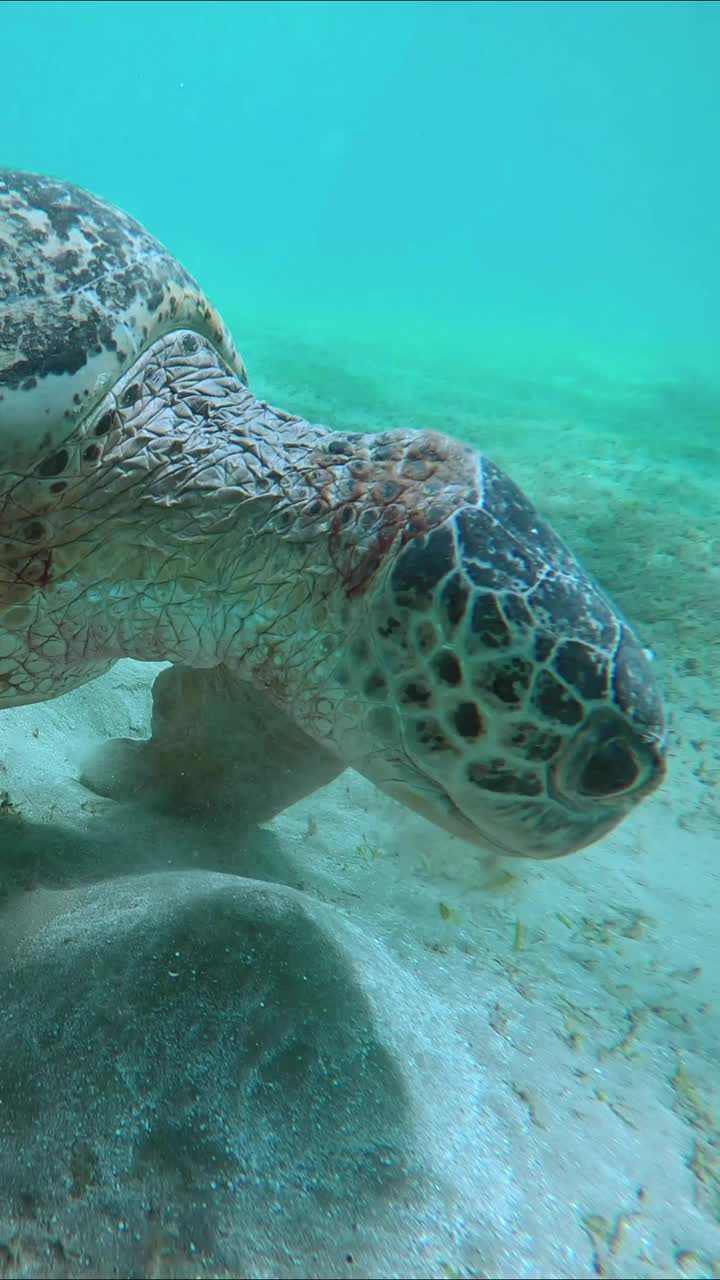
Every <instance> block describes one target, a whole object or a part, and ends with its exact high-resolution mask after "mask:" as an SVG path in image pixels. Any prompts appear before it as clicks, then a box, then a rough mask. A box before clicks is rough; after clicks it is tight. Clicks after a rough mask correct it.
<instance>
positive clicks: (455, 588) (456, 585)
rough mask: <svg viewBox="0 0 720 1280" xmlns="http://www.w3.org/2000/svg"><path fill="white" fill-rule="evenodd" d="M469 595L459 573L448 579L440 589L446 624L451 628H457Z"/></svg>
mask: <svg viewBox="0 0 720 1280" xmlns="http://www.w3.org/2000/svg"><path fill="white" fill-rule="evenodd" d="M469 595H470V590H469V588H468V586H467V583H466V582H465V581H464V580H463V577H462V575H461V574H460V573H454V574H453V575H452V577H451V578H448V580H447V582H446V583H445V586H444V587H443V589H442V595H441V597H440V600H441V603H442V607H443V609H444V610H445V614H446V616H447V619H448V622H450V623H451V624H452V626H457V624H458V623H459V622H461V621H462V618H463V615H464V613H465V608H466V605H467V602H468V596H469Z"/></svg>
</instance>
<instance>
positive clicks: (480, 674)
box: [472, 658, 533, 707]
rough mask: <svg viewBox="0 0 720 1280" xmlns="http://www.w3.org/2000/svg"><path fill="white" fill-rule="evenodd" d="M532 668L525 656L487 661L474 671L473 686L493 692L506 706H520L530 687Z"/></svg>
mask: <svg viewBox="0 0 720 1280" xmlns="http://www.w3.org/2000/svg"><path fill="white" fill-rule="evenodd" d="M532 670H533V669H532V667H531V665H530V663H529V662H525V661H524V659H523V658H509V659H508V660H507V661H506V662H499V663H487V664H486V665H484V666H481V667H478V668H477V670H476V671H475V672H474V673H473V681H472V682H473V687H474V688H475V689H478V690H482V691H484V692H486V693H489V694H492V695H493V697H495V698H497V700H498V701H499V702H503V703H505V705H506V706H510V707H512V706H518V705H519V704H520V703H521V702H522V700H523V698H524V697H525V694H526V693H527V691H528V689H529V688H530V679H531V677H532Z"/></svg>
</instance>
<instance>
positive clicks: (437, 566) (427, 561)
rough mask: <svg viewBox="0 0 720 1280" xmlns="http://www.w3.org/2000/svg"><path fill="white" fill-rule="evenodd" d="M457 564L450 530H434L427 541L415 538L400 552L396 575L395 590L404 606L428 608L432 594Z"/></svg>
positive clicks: (394, 578)
mask: <svg viewBox="0 0 720 1280" xmlns="http://www.w3.org/2000/svg"><path fill="white" fill-rule="evenodd" d="M454 563H455V551H454V546H453V539H452V534H451V532H450V530H449V529H446V528H443V529H434V530H433V532H432V533H431V534H429V536H427V537H420V538H413V540H412V541H411V542H409V543H408V545H407V546H406V547H405V548H404V549H403V550H402V551H401V552H400V555H399V556H398V558H397V561H396V564H395V567H394V569H393V571H392V578H391V583H392V589H393V591H394V592H395V595H396V597H397V599H398V600H399V601H400V603H401V604H404V605H406V606H407V607H408V608H410V609H413V608H425V607H427V605H428V604H429V603H430V600H431V598H432V593H433V591H434V589H435V587H436V586H437V584H438V582H440V581H441V580H442V579H443V578H444V577H445V576H446V574H448V573H449V572H450V570H451V569H452V568H453V565H454Z"/></svg>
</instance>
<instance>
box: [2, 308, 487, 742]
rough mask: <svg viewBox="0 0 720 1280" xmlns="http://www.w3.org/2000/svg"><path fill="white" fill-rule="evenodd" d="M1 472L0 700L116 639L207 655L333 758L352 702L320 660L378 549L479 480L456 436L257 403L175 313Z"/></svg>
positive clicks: (198, 659)
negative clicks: (78, 411) (331, 419)
mask: <svg viewBox="0 0 720 1280" xmlns="http://www.w3.org/2000/svg"><path fill="white" fill-rule="evenodd" d="M13 461H14V460H13ZM31 465H32V468H33V469H32V471H30V470H29V468H30V466H31ZM13 471H14V474H13V475H10V474H9V473H8V472H7V471H5V470H3V473H2V477H0V482H2V484H3V491H2V494H1V495H0V502H1V503H2V507H1V524H0V531H1V532H0V647H2V646H3V644H4V651H8V650H9V647H10V641H11V639H13V640H14V639H17V638H18V637H22V640H23V643H24V644H26V645H27V648H28V653H27V654H26V655H20V656H19V659H18V660H19V661H20V662H21V663H22V664H23V665H24V680H19V679H18V680H16V687H13V688H8V689H7V691H6V693H5V696H4V697H2V698H1V699H0V702H2V704H4V705H12V703H13V702H21V701H32V700H37V699H38V698H42V697H54V696H56V694H57V693H58V692H63V691H64V690H65V689H66V688H67V687H72V684H79V683H82V682H83V680H85V679H89V678H92V676H94V675H96V674H97V673H98V670H101V669H103V668H104V667H106V666H108V665H110V664H111V663H112V662H113V661H114V660H116V659H118V658H122V657H132V658H137V659H141V660H156V661H172V662H178V663H182V664H184V665H187V666H190V667H212V666H215V665H217V664H218V663H221V662H223V663H227V664H228V665H230V666H231V667H234V668H235V669H236V670H237V672H238V674H239V675H241V676H243V677H245V678H248V679H252V680H253V681H254V682H256V683H257V684H259V685H261V686H262V687H263V688H265V689H266V690H267V691H268V692H269V693H270V695H271V696H272V697H273V699H274V700H275V701H277V702H278V703H279V704H280V705H283V706H286V707H290V709H291V712H292V715H293V717H294V718H295V719H296V720H297V721H298V722H299V723H301V724H302V725H303V727H305V728H307V729H308V731H309V732H311V733H312V734H314V736H315V737H317V738H318V739H319V740H321V741H325V742H328V741H333V742H335V743H336V744H343V754H345V755H346V757H347V743H346V739H345V735H346V734H347V733H348V732H350V731H351V730H352V728H353V726H354V725H355V724H356V720H357V717H356V716H353V715H352V713H351V710H350V709H349V708H348V709H347V714H346V716H344V715H343V711H342V706H341V702H342V699H341V698H340V697H339V696H338V699H337V700H336V699H335V698H334V696H333V693H332V690H333V671H334V670H335V669H336V668H337V667H338V665H339V663H341V661H342V660H343V655H345V656H347V651H348V648H349V646H352V644H353V640H354V639H355V638H356V637H357V636H359V635H360V634H361V633H362V631H363V626H364V619H365V611H364V600H365V597H366V596H367V593H368V592H369V591H370V590H371V589H372V588H373V586H374V584H377V582H378V580H379V579H381V578H382V575H383V573H384V571H385V567H386V563H387V556H388V552H389V551H390V550H391V549H392V548H394V547H396V546H397V545H399V544H400V543H401V542H403V541H407V540H408V539H409V538H411V537H412V536H413V535H414V534H416V533H421V532H423V531H424V530H427V529H428V528H431V527H433V526H434V525H435V524H437V523H439V522H440V521H442V520H443V519H444V518H445V517H446V516H447V515H448V514H449V513H450V512H451V511H452V510H454V508H455V507H457V506H459V505H461V504H462V503H463V502H471V501H474V500H476V498H477V492H476V491H475V492H474V480H473V477H474V476H475V472H476V463H475V460H474V455H473V454H472V453H471V452H470V451H469V450H466V449H464V448H463V446H462V445H460V444H459V443H457V442H454V441H451V440H449V439H446V438H445V437H442V436H439V435H436V434H434V433H425V432H413V431H397V432H391V433H386V434H378V435H374V434H372V435H371V434H363V435H349V436H347V437H345V436H341V435H338V434H335V433H333V432H331V431H329V430H328V429H327V428H324V427H321V426H315V425H311V424H309V423H307V422H305V421H303V420H301V419H299V418H295V417H292V416H290V415H288V414H286V413H283V412H281V411H279V410H276V409H271V408H270V407H269V406H268V405H267V404H265V403H264V402H260V401H258V400H256V399H255V397H254V396H253V395H252V394H251V392H250V391H249V390H248V389H247V388H246V387H245V386H243V385H242V384H241V383H240V382H239V381H238V379H237V378H236V377H235V375H234V374H232V373H231V372H230V371H229V370H228V369H227V368H226V367H225V366H224V365H223V364H222V362H221V361H220V360H219V358H218V356H217V354H216V353H215V351H214V350H213V348H212V347H211V346H210V345H209V344H208V343H207V342H206V341H205V340H204V339H203V338H201V337H199V336H198V335H197V334H194V333H191V332H189V331H181V332H177V333H173V334H171V335H169V336H167V337H164V338H162V339H160V340H158V341H157V342H156V343H154V344H153V346H152V347H150V348H149V349H148V350H147V351H146V352H145V353H144V355H143V356H142V357H141V358H140V359H139V360H138V361H137V362H136V364H135V365H134V366H133V367H132V369H131V370H130V371H129V372H128V373H127V374H125V375H124V376H123V378H122V379H121V380H120V381H119V382H118V383H117V385H116V386H115V388H114V390H113V392H112V393H111V394H109V395H107V396H106V397H105V398H104V400H103V401H102V402H101V404H100V405H99V406H98V408H97V409H96V410H95V411H94V412H93V413H92V414H90V415H88V417H87V418H86V419H85V421H84V422H83V424H82V427H81V428H79V429H78V428H76V429H75V431H74V432H73V434H72V435H71V436H69V437H68V439H67V440H66V441H65V442H64V443H63V444H62V445H60V446H59V447H58V446H57V444H55V446H54V447H53V448H52V449H50V450H49V451H48V452H47V453H46V454H45V455H43V456H42V458H41V460H40V462H39V463H38V461H37V454H35V456H34V458H33V460H32V463H30V461H29V460H28V471H27V472H26V473H25V474H23V475H21V476H20V477H18V474H17V467H16V466H14V467H13ZM15 656H17V655H15ZM38 664H39V665H38ZM89 664H90V666H91V669H90V668H89ZM0 665H1V664H0ZM86 668H88V669H87V670H86ZM63 670H64V672H65V674H64V675H63V674H62V671H63ZM67 672H70V673H76V674H75V675H72V674H71V675H70V676H68V675H67ZM8 679H9V677H8ZM345 720H346V721H347V723H344V721H345ZM362 749H363V746H362V744H358V751H362Z"/></svg>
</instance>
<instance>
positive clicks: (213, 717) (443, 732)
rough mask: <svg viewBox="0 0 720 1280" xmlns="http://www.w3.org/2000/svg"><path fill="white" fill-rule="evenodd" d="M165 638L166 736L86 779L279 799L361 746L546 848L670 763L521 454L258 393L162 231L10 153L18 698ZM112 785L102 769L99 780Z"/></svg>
mask: <svg viewBox="0 0 720 1280" xmlns="http://www.w3.org/2000/svg"><path fill="white" fill-rule="evenodd" d="M123 657H132V658H137V659H141V660H163V661H167V662H170V663H172V664H175V665H174V666H171V667H168V668H165V669H164V670H163V672H162V673H161V675H160V676H159V678H158V681H157V682H156V685H155V691H154V716H153V736H152V738H151V739H150V740H149V741H148V742H145V743H140V742H134V743H132V742H128V741H121V742H119V743H116V744H114V747H113V749H112V752H111V754H110V756H109V757H108V758H107V759H106V761H105V764H104V766H102V767H100V766H97V765H96V766H94V767H93V769H91V770H90V772H89V774H88V779H89V781H90V782H92V783H93V785H95V786H97V787H98V789H100V790H105V792H106V793H110V794H115V795H118V794H122V795H127V794H132V793H135V792H138V793H141V792H142V791H143V790H144V791H145V793H147V792H148V791H149V792H150V793H152V794H158V795H160V794H162V795H164V796H165V798H166V799H167V798H168V797H169V798H170V799H171V800H172V801H177V802H180V801H181V800H183V799H184V800H186V801H187V802H188V804H190V805H191V806H192V805H195V806H198V805H200V806H202V804H203V803H205V804H207V805H210V804H217V802H218V796H220V795H222V796H224V797H225V799H229V797H230V795H231V794H234V795H235V796H236V798H237V799H238V800H239V801H240V803H241V804H242V806H244V808H245V810H246V811H247V813H248V814H249V815H251V816H252V817H255V818H257V817H260V818H267V817H269V816H271V815H272V814H273V813H276V812H277V811H278V810H280V809H282V808H283V807H284V806H285V805H287V804H289V803H291V802H292V801H293V800H295V799H297V798H299V797H300V796H301V795H303V794H305V793H307V792H308V791H311V790H312V789H313V788H315V787H317V786H318V785H320V784H321V783H323V782H325V781H328V780H329V779H330V778H331V777H333V776H334V775H335V774H336V773H337V772H339V771H340V769H341V768H343V767H345V766H346V765H350V766H352V767H354V768H355V769H357V770H359V771H360V772H361V773H363V774H365V775H366V777H368V778H369V779H371V780H372V781H373V782H374V783H376V784H377V785H378V786H379V787H381V788H382V789H383V790H384V791H386V792H388V793H389V794H390V795H392V796H394V797H396V798H397V799H399V800H401V801H402V802H404V803H405V804H406V805H409V806H410V807H412V808H413V809H415V810H418V811H419V812H420V813H422V814H424V815H425V816H426V817H428V818H429V819H431V820H432V821H434V822H435V823H437V824H438V825H440V826H441V827H444V828H445V829H447V830H448V831H450V832H452V833H453V834H455V835H459V836H462V837H464V838H466V839H468V840H470V841H474V842H475V843H477V844H480V845H482V846H484V847H487V848H489V849H494V850H497V851H499V852H501V853H506V854H515V855H520V856H526V857H537V858H549V857H555V856H558V855H560V854H566V853H569V852H571V851H573V850H575V849H578V848H580V847H582V846H584V845H587V844H588V843H590V842H592V841H594V840H596V839H598V837H600V836H601V835H603V834H604V833H605V832H607V831H608V830H610V828H612V827H613V826H615V824H616V823H617V822H618V821H620V819H622V818H623V816H624V815H625V814H627V813H628V811H629V810H630V809H631V808H632V807H633V806H634V805H635V804H636V803H637V802H638V801H639V800H640V799H641V798H642V797H644V796H646V795H647V794H648V793H649V792H651V791H652V790H654V788H655V787H656V786H657V785H658V783H659V782H660V780H661V778H662V776H663V770H664V752H665V728H664V721H663V712H662V707H661V701H660V698H659V696H658V692H657V688H656V683H655V679H654V673H653V669H652V666H651V663H650V661H649V659H648V656H647V654H646V652H645V651H644V649H643V647H642V645H641V644H640V643H639V641H638V639H637V638H636V636H635V634H634V633H633V631H632V629H631V627H630V626H629V625H628V623H627V622H626V621H625V619H624V618H623V617H622V616H621V615H620V613H619V612H618V610H617V609H616V608H615V607H614V606H613V605H612V604H611V603H610V602H609V601H608V599H607V597H606V596H605V595H604V594H603V593H602V592H601V590H600V589H599V588H598V587H597V586H596V585H595V583H594V582H593V581H592V579H591V578H590V577H589V576H588V575H587V574H586V573H585V572H584V571H583V569H582V568H581V567H580V566H579V564H578V562H577V560H576V559H575V558H574V557H573V555H572V554H571V552H570V551H569V550H568V549H567V547H566V546H565V544H564V543H563V542H562V541H561V539H560V538H559V537H558V536H557V535H556V534H555V533H554V532H553V530H552V529H551V528H550V527H549V525H548V524H547V523H546V522H545V521H543V520H542V519H541V517H540V516H539V515H538V514H537V512H536V511H535V509H534V508H533V507H532V505H531V504H530V502H529V501H528V500H527V498H526V497H525V496H524V495H523V494H522V493H521V491H520V490H519V489H518V488H517V486H516V485H515V484H514V483H513V482H512V481H511V480H510V479H509V478H508V476H507V475H506V474H504V472H503V471H501V470H500V468H499V467H497V466H495V465H494V464H493V463H492V462H490V461H489V460H488V459H487V458H485V457H484V456H481V455H479V454H478V453H476V452H475V451H474V450H472V449H470V448H467V447H465V446H464V445H463V444H462V443H461V442H460V441H459V440H457V439H453V438H451V437H449V436H444V435H440V434H438V433H436V432H433V431H423V430H396V431H381V432H378V433H362V434H361V433H357V434H356V433H354V432H347V431H343V432H335V431H332V430H330V429H328V428H326V427H323V426H316V425H314V424H311V423H309V422H306V421H304V420H302V419H301V418H298V417H296V416H294V415H292V414H289V413H285V412H282V411H281V410H279V409H274V408H271V407H270V406H269V405H268V404H266V403H265V402H262V401H258V400H257V399H256V398H255V397H254V395H253V394H252V392H251V391H250V390H249V389H248V383H247V377H246V373H245V366H244V365H243V362H242V360H241V359H240V357H239V355H238V354H237V351H236V349H235V347H234V345H233V342H232V339H231V337H230V335H229V333H228V331H227V329H226V328H225V326H224V324H223V322H222V321H221V319H220V317H219V316H218V314H217V312H216V311H215V310H214V309H213V307H212V306H211V305H210V303H209V302H208V301H207V299H206V298H205V297H204V295H203V293H202V291H201V290H200V288H199V287H198V285H197V284H196V283H195V281H194V280H193V279H192V278H191V277H190V276H189V275H188V274H187V273H186V272H185V271H184V269H183V268H182V267H181V266H180V265H179V264H178V263H177V262H176V261H175V259H174V258H173V257H172V256H171V255H170V254H169V253H168V252H167V250H166V249H164V248H163V247H162V245H160V244H159V243H158V242H157V241H156V240H154V239H152V238H151V237H150V235H148V233H147V232H146V231H145V230H144V229H143V228H142V227H141V226H139V225H138V223H136V222H134V221H133V220H132V219H131V218H129V217H127V216H126V215H125V214H124V213H122V212H120V211H119V210H117V209H115V208H113V207H112V206H111V205H109V204H107V203H105V202H104V201H103V200H101V199H98V198H96V197H95V196H93V195H90V194H88V193H86V192H85V191H83V190H80V189H79V188H77V187H75V186H72V185H70V184H69V183H66V182H62V181H56V180H54V179H51V178H47V177H42V176H37V175H33V174H29V173H21V172H15V171H8V170H3V171H0V706H14V705H18V704H22V703H28V702H33V701H41V700H43V699H47V698H53V697H55V696H57V695H58V694H61V693H64V692H65V691H66V690H68V689H71V688H73V687H74V686H77V685H79V684H82V683H83V682H85V681H87V680H91V679H92V678H93V677H95V676H97V675H98V674H100V673H101V672H104V671H106V670H107V669H108V668H109V667H110V666H111V665H112V664H113V663H114V662H115V661H116V660H117V659H119V658H123ZM93 780H94V781H93Z"/></svg>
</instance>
